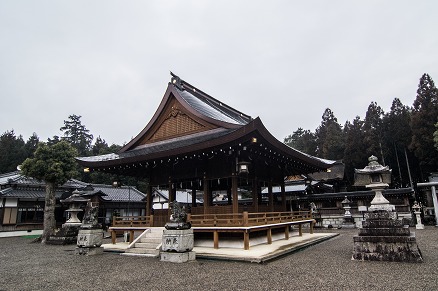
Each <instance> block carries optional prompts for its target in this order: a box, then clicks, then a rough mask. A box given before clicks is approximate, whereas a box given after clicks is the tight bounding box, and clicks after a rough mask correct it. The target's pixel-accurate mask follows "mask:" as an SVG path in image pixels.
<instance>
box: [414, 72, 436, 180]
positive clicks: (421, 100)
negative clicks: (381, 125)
mask: <svg viewBox="0 0 438 291" xmlns="http://www.w3.org/2000/svg"><path fill="white" fill-rule="evenodd" d="M437 117H438V90H437V88H436V87H435V84H434V82H433V80H432V78H431V77H430V76H429V75H428V74H423V76H422V77H421V79H420V83H419V85H418V90H417V97H416V99H415V101H414V104H413V108H412V117H411V130H412V141H411V143H410V145H409V148H410V149H411V150H412V151H413V152H414V154H415V156H416V157H417V158H418V159H419V161H420V166H421V168H422V170H423V172H424V174H426V173H430V172H432V171H436V170H437V166H438V152H437V151H436V149H435V147H434V141H433V134H434V132H435V124H436V123H437V121H438V120H437ZM423 178H424V177H422V179H423Z"/></svg>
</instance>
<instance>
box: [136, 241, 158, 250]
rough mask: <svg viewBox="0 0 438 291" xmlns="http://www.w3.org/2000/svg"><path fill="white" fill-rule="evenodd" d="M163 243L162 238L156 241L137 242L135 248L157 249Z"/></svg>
mask: <svg viewBox="0 0 438 291" xmlns="http://www.w3.org/2000/svg"><path fill="white" fill-rule="evenodd" d="M160 244H161V240H160V241H159V242H158V243H156V242H139V243H135V245H134V248H144V249H156V248H157V247H158V246H159V245H160Z"/></svg>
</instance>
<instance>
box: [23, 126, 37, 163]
mask: <svg viewBox="0 0 438 291" xmlns="http://www.w3.org/2000/svg"><path fill="white" fill-rule="evenodd" d="M39 142H40V138H39V137H38V135H37V134H36V133H35V132H34V133H33V134H32V136H31V137H29V139H28V140H27V142H26V144H25V145H24V148H25V150H26V158H30V157H32V156H33V154H34V153H35V151H36V149H37V147H38V144H39Z"/></svg>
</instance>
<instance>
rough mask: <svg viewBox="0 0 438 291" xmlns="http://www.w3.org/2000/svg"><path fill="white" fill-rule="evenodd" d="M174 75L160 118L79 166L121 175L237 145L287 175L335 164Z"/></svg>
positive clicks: (87, 158)
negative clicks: (125, 170)
mask: <svg viewBox="0 0 438 291" xmlns="http://www.w3.org/2000/svg"><path fill="white" fill-rule="evenodd" d="M172 76H173V78H172V81H171V82H170V83H169V84H168V87H167V90H166V93H165V94H164V97H163V100H162V101H161V103H160V105H159V107H158V109H157V111H156V112H155V114H154V116H153V117H152V119H151V120H150V122H149V123H148V124H147V126H146V127H145V128H144V129H143V130H142V131H141V132H140V133H139V134H138V135H137V136H136V137H135V138H134V139H133V140H131V141H130V142H129V143H128V144H127V145H126V146H124V147H123V148H122V149H121V150H120V151H119V152H118V153H114V154H109V155H101V156H94V157H78V158H77V160H78V162H79V163H80V164H81V165H82V166H84V167H89V168H91V169H103V170H104V171H111V170H114V171H117V169H116V167H119V168H118V169H119V170H121V169H122V168H121V167H124V166H128V165H130V166H133V164H140V166H146V167H148V164H149V163H152V162H156V161H160V160H159V159H165V158H166V159H168V160H169V161H170V159H169V158H170V157H173V158H174V159H175V160H176V159H177V158H178V157H181V156H182V157H184V156H186V155H196V154H197V153H199V152H202V154H205V152H204V151H206V152H207V153H208V152H210V153H215V151H222V152H224V151H228V149H230V150H231V147H232V146H236V145H239V146H240V145H244V144H247V145H249V144H251V145H252V146H253V147H255V146H257V150H256V152H257V153H258V155H261V154H263V156H264V157H267V158H269V159H271V160H275V161H276V163H278V165H280V164H284V165H285V167H286V168H288V169H289V170H286V171H287V172H288V173H287V174H292V173H293V174H305V173H311V172H317V171H320V170H322V169H326V168H327V167H329V166H330V165H331V164H332V163H333V161H327V160H323V159H319V158H316V157H313V156H310V155H308V154H305V153H303V152H300V151H298V150H295V149H293V148H291V147H289V146H287V145H285V144H284V143H282V142H280V141H279V140H277V139H276V138H275V137H274V136H273V135H272V134H271V133H270V132H269V131H268V130H267V129H266V128H265V126H264V125H263V123H262V121H261V120H260V118H258V117H257V118H255V119H252V118H251V117H250V116H249V115H246V114H243V113H241V112H240V111H238V110H236V109H234V108H232V107H230V106H228V105H226V104H223V103H222V102H220V101H219V100H217V99H215V98H213V97H211V96H209V95H207V94H205V93H204V92H202V91H201V90H199V89H198V88H195V87H194V86H192V85H190V84H189V83H187V82H185V81H183V80H181V79H180V78H179V77H177V76H175V75H173V74H172ZM252 140H255V141H252ZM236 150H237V149H236ZM262 152H263V153H262ZM160 162H162V161H160ZM174 162H175V161H174ZM142 163H143V164H142Z"/></svg>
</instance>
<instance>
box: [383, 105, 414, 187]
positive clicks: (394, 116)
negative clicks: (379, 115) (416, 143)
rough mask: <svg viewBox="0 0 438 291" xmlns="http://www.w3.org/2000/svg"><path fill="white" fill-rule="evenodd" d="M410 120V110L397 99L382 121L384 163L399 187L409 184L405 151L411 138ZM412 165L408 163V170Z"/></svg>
mask: <svg viewBox="0 0 438 291" xmlns="http://www.w3.org/2000/svg"><path fill="white" fill-rule="evenodd" d="M410 120H411V110H410V108H409V107H408V106H405V105H403V103H402V102H401V101H400V99H398V98H395V99H394V100H393V102H392V105H391V111H390V112H389V113H386V114H385V115H384V117H383V120H382V126H383V149H384V156H385V161H386V164H387V165H388V166H389V167H390V168H391V169H393V171H392V177H393V179H394V184H395V185H397V186H401V187H404V186H407V185H408V184H409V183H408V182H409V175H408V168H407V165H406V156H405V153H406V152H405V150H406V149H407V147H408V146H409V143H410V142H411V138H412V131H411V128H410ZM406 154H407V153H406ZM413 165H414V163H410V167H411V169H410V170H412V166H413ZM412 172H415V171H412Z"/></svg>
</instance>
